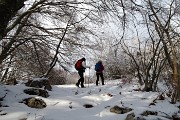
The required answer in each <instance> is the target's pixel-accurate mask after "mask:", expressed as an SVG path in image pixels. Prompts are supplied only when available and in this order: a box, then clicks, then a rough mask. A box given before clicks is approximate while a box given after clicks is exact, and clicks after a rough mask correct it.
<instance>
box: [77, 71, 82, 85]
mask: <svg viewBox="0 0 180 120" xmlns="http://www.w3.org/2000/svg"><path fill="white" fill-rule="evenodd" d="M78 74H79V77H80V78H79V80H78V82H77V83H76V86H78V87H79V84H80V83H81V84H82V79H83V72H82V71H80V70H79V71H78Z"/></svg>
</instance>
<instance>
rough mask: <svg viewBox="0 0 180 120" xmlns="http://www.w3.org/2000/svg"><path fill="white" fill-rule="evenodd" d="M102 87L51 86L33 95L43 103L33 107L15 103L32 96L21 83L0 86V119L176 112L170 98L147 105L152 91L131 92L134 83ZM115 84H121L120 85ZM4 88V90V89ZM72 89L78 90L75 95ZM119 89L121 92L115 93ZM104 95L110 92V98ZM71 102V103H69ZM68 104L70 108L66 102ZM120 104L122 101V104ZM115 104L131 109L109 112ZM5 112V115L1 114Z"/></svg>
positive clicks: (110, 118)
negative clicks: (46, 93) (45, 93)
mask: <svg viewBox="0 0 180 120" xmlns="http://www.w3.org/2000/svg"><path fill="white" fill-rule="evenodd" d="M105 83H106V85H104V86H101V85H99V86H95V84H90V85H89V87H88V86H87V85H85V86H86V88H77V87H75V85H59V86H53V90H52V91H50V92H49V95H50V96H49V97H48V98H43V97H39V96H36V97H37V98H41V99H43V100H44V101H45V102H46V103H47V107H46V108H44V109H35V108H30V107H28V106H26V105H25V104H23V103H19V102H20V101H22V99H24V98H28V97H33V96H34V95H31V96H30V95H27V94H25V93H23V90H24V89H25V88H26V87H25V86H24V85H23V84H19V85H16V86H4V85H1V86H0V91H1V92H0V97H3V96H4V94H5V93H7V95H6V97H5V98H4V101H1V103H2V105H7V106H9V107H1V108H0V114H1V115H0V120H25V119H23V118H27V119H26V120H124V119H125V118H126V116H127V114H129V113H131V112H134V113H135V115H136V117H137V116H140V114H141V113H142V112H143V111H145V110H150V111H157V112H158V116H153V115H149V116H147V117H144V118H146V120H157V118H161V119H162V120H168V119H167V118H164V117H162V116H166V114H167V115H169V116H171V115H172V114H174V113H175V112H177V113H178V110H179V109H178V108H177V107H176V106H178V104H170V102H169V101H170V99H169V98H167V96H166V100H162V101H160V100H157V103H156V105H152V106H149V104H150V103H151V102H152V101H153V100H154V99H155V98H156V97H157V95H158V93H156V92H141V91H134V90H133V89H136V88H137V87H138V85H137V84H133V85H130V84H126V85H123V84H122V83H121V80H116V81H113V82H110V81H108V82H107V81H106V82H105ZM117 84H121V85H122V88H121V87H119V86H118V85H117ZM5 90H6V91H5ZM75 92H78V94H77V95H75ZM119 92H121V94H119ZM108 94H111V95H112V97H110V96H109V95H108ZM71 102H72V103H71ZM70 103H71V105H72V109H70V108H69V105H70ZM122 103H123V104H122ZM84 104H92V105H93V106H94V107H92V108H84V107H83V105H84ZM115 105H118V106H120V107H122V105H123V106H125V107H129V108H132V109H133V111H131V112H129V113H126V114H115V113H111V112H110V108H111V107H113V106H115ZM4 113H7V114H6V115H2V114H4Z"/></svg>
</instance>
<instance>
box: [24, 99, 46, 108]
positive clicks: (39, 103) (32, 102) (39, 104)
mask: <svg viewBox="0 0 180 120" xmlns="http://www.w3.org/2000/svg"><path fill="white" fill-rule="evenodd" d="M23 103H24V104H26V105H27V106H29V107H31V108H38V109H42V108H45V107H46V103H45V102H44V101H43V100H42V99H37V98H34V97H32V98H26V99H24V100H23Z"/></svg>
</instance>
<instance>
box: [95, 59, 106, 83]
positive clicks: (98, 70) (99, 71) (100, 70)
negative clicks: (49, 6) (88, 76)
mask: <svg viewBox="0 0 180 120" xmlns="http://www.w3.org/2000/svg"><path fill="white" fill-rule="evenodd" d="M103 70H104V66H103V64H102V61H101V60H99V61H98V62H97V63H96V65H95V71H96V77H97V80H96V86H98V82H99V76H100V77H101V81H102V85H104V76H103Z"/></svg>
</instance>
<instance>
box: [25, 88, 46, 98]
mask: <svg viewBox="0 0 180 120" xmlns="http://www.w3.org/2000/svg"><path fill="white" fill-rule="evenodd" d="M24 92H25V93H26V94H28V95H38V96H42V97H45V98H47V97H49V94H48V92H47V91H46V90H42V89H36V88H30V89H25V90H24Z"/></svg>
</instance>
